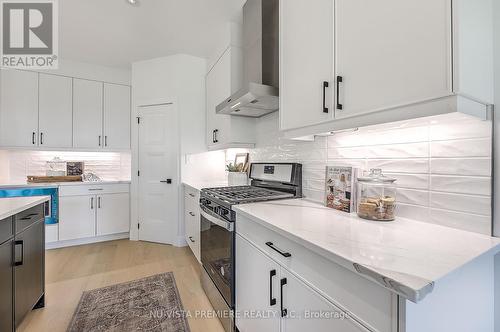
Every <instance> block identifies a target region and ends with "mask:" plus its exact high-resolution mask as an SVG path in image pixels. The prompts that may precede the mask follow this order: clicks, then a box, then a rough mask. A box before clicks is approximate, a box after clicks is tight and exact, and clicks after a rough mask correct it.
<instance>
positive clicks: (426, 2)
mask: <svg viewBox="0 0 500 332" xmlns="http://www.w3.org/2000/svg"><path fill="white" fill-rule="evenodd" d="M335 3H336V24H335V32H336V44H337V45H336V62H337V63H336V71H337V76H341V77H342V83H339V84H340V86H339V89H340V94H339V97H338V99H339V104H341V105H342V107H338V108H337V111H336V113H335V117H336V118H343V117H351V116H356V115H359V114H363V113H368V112H374V111H378V110H384V109H389V108H394V107H399V106H404V105H408V104H412V103H416V102H423V101H428V100H431V99H435V98H439V97H444V96H449V95H451V94H452V75H451V73H452V63H451V31H452V25H451V17H452V16H451V1H450V0H419V1H411V0H381V1H370V0H336V2H335Z"/></svg>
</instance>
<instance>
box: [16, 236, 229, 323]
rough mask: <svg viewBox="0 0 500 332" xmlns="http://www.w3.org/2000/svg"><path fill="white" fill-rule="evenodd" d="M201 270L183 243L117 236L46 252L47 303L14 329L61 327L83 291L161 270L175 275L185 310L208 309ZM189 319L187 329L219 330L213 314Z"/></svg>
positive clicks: (69, 317)
mask: <svg viewBox="0 0 500 332" xmlns="http://www.w3.org/2000/svg"><path fill="white" fill-rule="evenodd" d="M200 268H201V267H200V265H199V263H198V261H197V260H196V258H195V257H194V256H193V254H192V253H191V251H190V250H189V248H188V247H184V248H177V247H173V246H168V245H161V244H154V243H147V242H136V241H129V240H119V241H111V242H104V243H97V244H91V245H84V246H78V247H70V248H62V249H54V250H48V251H47V252H46V274H45V275H46V280H45V282H46V285H45V288H46V295H45V297H46V303H45V304H46V306H45V308H43V309H38V310H34V311H32V312H30V314H29V315H28V316H27V317H26V318H25V320H24V321H23V323H22V324H21V326H20V327H19V329H18V331H36V332H39V331H50V332H58V331H66V328H67V327H68V324H69V322H70V320H71V318H72V316H73V313H74V311H75V309H76V306H77V304H78V301H79V300H80V296H81V295H82V292H83V291H85V290H90V289H95V288H100V287H104V286H108V285H113V284H117V283H121V282H126V281H130V280H135V279H139V278H143V277H147V276H151V275H154V274H158V273H163V272H173V273H174V276H175V280H176V282H177V287H178V289H179V293H180V296H181V299H182V303H183V305H184V309H185V310H189V311H191V312H195V311H196V310H212V306H211V305H210V302H209V301H208V298H207V297H206V295H205V293H204V292H203V289H202V288H201V284H200ZM193 315H194V314H193ZM188 322H189V325H190V328H191V331H192V332H198V331H200V332H201V331H203V332H224V330H223V328H222V326H221V325H220V323H219V321H218V320H217V319H216V318H212V319H206V318H195V317H193V318H188ZM82 332H84V331H82ZM124 332H126V331H124Z"/></svg>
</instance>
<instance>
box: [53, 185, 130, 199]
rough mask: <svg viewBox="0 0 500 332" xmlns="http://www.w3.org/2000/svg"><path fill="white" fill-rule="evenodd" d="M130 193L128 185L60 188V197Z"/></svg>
mask: <svg viewBox="0 0 500 332" xmlns="http://www.w3.org/2000/svg"><path fill="white" fill-rule="evenodd" d="M128 192H130V185H129V184H128V183H120V184H89V185H78V186H61V187H59V196H82V195H100V194H118V193H128Z"/></svg>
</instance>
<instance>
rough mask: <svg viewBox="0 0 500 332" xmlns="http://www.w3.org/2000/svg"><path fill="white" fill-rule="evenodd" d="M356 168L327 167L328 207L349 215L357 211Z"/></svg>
mask: <svg viewBox="0 0 500 332" xmlns="http://www.w3.org/2000/svg"><path fill="white" fill-rule="evenodd" d="M357 175H358V169H357V168H354V167H343V166H327V167H326V181H325V182H326V206H327V207H329V208H333V209H336V210H340V211H344V212H347V213H350V212H353V211H354V210H355V207H356V204H355V199H356V194H355V192H356V177H357Z"/></svg>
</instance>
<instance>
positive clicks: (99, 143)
mask: <svg viewBox="0 0 500 332" xmlns="http://www.w3.org/2000/svg"><path fill="white" fill-rule="evenodd" d="M99 146H101V135H99Z"/></svg>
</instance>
